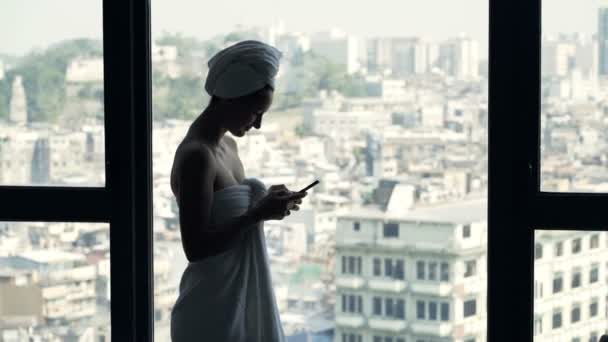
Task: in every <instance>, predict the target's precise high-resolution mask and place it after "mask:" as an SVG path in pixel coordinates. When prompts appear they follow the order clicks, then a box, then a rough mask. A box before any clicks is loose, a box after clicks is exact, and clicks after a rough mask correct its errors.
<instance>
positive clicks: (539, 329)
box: [534, 316, 543, 336]
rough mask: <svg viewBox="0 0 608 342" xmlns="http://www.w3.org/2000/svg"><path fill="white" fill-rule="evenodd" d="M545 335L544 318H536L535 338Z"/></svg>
mask: <svg viewBox="0 0 608 342" xmlns="http://www.w3.org/2000/svg"><path fill="white" fill-rule="evenodd" d="M542 333H543V317H542V316H538V317H535V318H534V336H536V335H540V334H542Z"/></svg>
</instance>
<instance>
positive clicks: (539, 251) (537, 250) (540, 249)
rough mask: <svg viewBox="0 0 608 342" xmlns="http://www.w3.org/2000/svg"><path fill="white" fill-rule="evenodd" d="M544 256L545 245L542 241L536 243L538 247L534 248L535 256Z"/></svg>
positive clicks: (536, 257)
mask: <svg viewBox="0 0 608 342" xmlns="http://www.w3.org/2000/svg"><path fill="white" fill-rule="evenodd" d="M542 257H543V245H541V244H540V243H537V244H536V248H535V249H534V258H535V259H540V258H542Z"/></svg>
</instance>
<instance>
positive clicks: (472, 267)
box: [464, 259, 477, 278]
mask: <svg viewBox="0 0 608 342" xmlns="http://www.w3.org/2000/svg"><path fill="white" fill-rule="evenodd" d="M475 274H477V260H475V259H473V260H468V261H465V271H464V276H465V278H467V277H472V276H474V275H475Z"/></svg>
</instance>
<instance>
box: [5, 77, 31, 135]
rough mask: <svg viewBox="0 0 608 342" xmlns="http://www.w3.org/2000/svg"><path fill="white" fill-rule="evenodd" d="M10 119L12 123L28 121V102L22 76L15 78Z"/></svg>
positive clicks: (23, 123)
mask: <svg viewBox="0 0 608 342" xmlns="http://www.w3.org/2000/svg"><path fill="white" fill-rule="evenodd" d="M11 94H12V95H11V104H10V114H9V119H10V121H11V122H12V123H15V124H18V125H25V124H26V123H27V102H26V98H25V89H24V88H23V83H22V82H21V76H17V77H15V79H14V80H13V89H12V93H11Z"/></svg>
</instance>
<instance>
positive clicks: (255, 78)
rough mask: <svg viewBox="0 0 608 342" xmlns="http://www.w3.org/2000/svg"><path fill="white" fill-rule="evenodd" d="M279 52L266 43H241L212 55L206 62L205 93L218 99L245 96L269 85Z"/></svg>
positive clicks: (279, 55)
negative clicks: (207, 71)
mask: <svg viewBox="0 0 608 342" xmlns="http://www.w3.org/2000/svg"><path fill="white" fill-rule="evenodd" d="M282 55H283V54H282V53H281V51H279V50H278V49H277V48H275V47H273V46H270V45H268V44H265V43H262V42H259V41H256V40H245V41H242V42H239V43H236V44H234V45H232V46H229V47H227V48H225V49H223V50H221V51H220V52H218V53H216V54H215V55H214V56H213V57H212V58H211V59H210V60H209V62H208V63H207V65H208V66H209V73H208V74H207V80H206V81H205V90H206V91H207V93H209V95H215V96H218V97H220V98H235V97H239V96H243V95H247V94H250V93H253V92H255V91H256V90H260V89H262V88H264V87H265V86H266V85H270V86H271V87H272V88H273V89H274V78H275V76H276V74H277V72H278V71H279V60H280V59H281V57H282Z"/></svg>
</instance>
